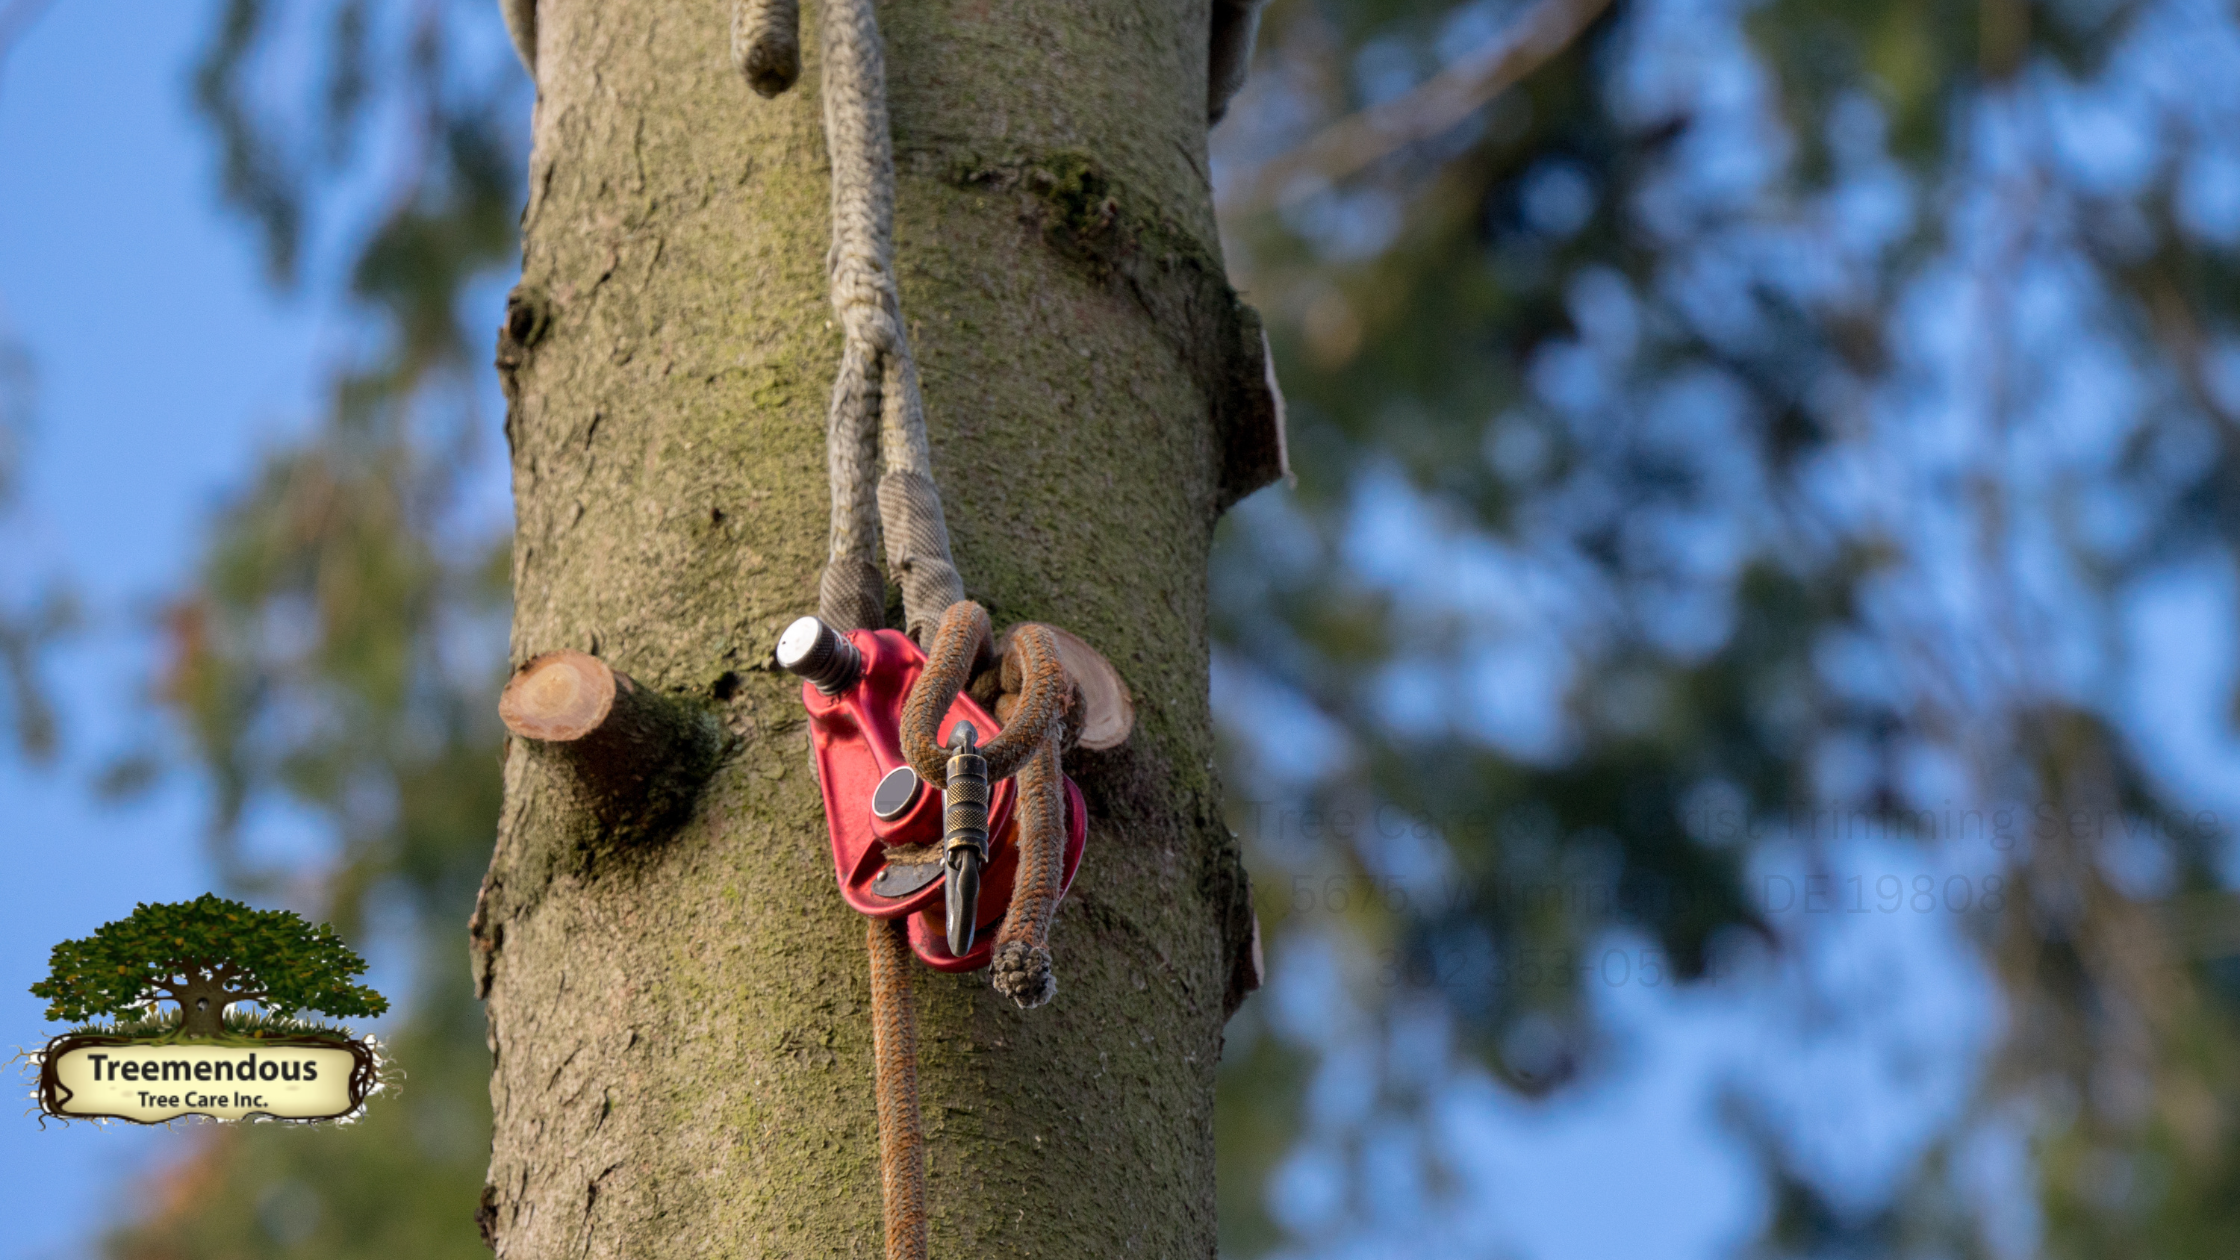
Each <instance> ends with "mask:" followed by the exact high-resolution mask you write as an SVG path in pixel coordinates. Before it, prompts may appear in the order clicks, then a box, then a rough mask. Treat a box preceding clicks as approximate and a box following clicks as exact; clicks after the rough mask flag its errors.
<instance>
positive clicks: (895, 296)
mask: <svg viewBox="0 0 2240 1260" xmlns="http://www.w3.org/2000/svg"><path fill="white" fill-rule="evenodd" d="M781 3H784V0H744V3H743V5H742V9H741V10H737V11H735V12H737V13H744V11H745V10H746V9H753V10H754V11H755V13H756V14H757V16H758V19H759V20H761V21H763V23H764V26H765V28H771V29H782V28H783V27H784V25H785V24H784V23H783V22H782V21H780V20H779V18H780V17H781V16H782V15H778V14H776V12H775V9H776V7H777V5H779V4H781ZM734 20H735V23H736V22H738V21H740V20H743V18H735V19H734ZM822 30H823V35H824V49H823V52H824V66H825V70H824V132H825V146H826V148H827V149H828V150H829V151H830V154H831V158H832V252H831V254H830V255H829V256H828V258H827V260H826V263H827V270H828V272H829V274H830V279H831V283H832V309H833V311H834V313H835V314H836V315H838V316H839V320H840V326H841V329H842V332H843V335H844V337H845V339H846V343H845V348H844V349H843V350H842V353H841V362H840V373H839V375H838V377H837V378H835V379H834V381H833V384H832V404H831V408H830V411H829V413H828V418H827V421H826V434H827V440H828V443H829V450H828V454H827V458H828V461H829V464H830V473H831V478H832V548H831V554H830V558H829V559H828V560H827V561H826V566H825V575H824V577H823V579H822V580H821V581H820V597H821V596H822V594H823V593H825V592H833V593H836V594H839V595H840V597H841V598H840V602H841V603H843V604H845V605H846V609H845V611H847V612H850V613H855V614H860V612H861V610H862V608H863V606H864V605H865V604H866V603H868V602H871V601H870V599H869V596H870V593H871V588H870V586H869V582H868V580H867V578H866V574H868V573H875V572H876V564H875V559H874V556H875V548H874V544H873V539H874V537H875V536H876V535H877V533H878V532H879V530H880V528H881V527H883V528H884V532H885V535H886V552H887V567H888V569H889V570H890V571H892V572H893V573H894V574H895V575H896V576H897V577H898V579H899V580H900V581H901V583H902V609H903V629H904V630H905V631H906V632H907V633H909V635H910V636H911V637H912V638H914V639H916V640H917V641H918V642H920V643H923V642H925V641H926V639H927V637H928V636H929V635H930V634H931V632H932V629H933V627H934V625H935V624H936V623H937V622H938V621H939V620H940V618H941V614H942V613H943V612H944V611H946V610H947V609H948V607H949V605H951V604H954V603H956V602H957V601H958V600H960V599H963V598H964V582H963V580H962V579H961V578H960V577H958V575H957V569H956V562H955V561H954V560H953V559H951V557H950V553H949V528H948V523H947V521H946V520H945V519H944V518H943V516H942V513H941V495H940V493H939V492H938V491H937V490H936V489H935V488H934V481H933V456H932V452H931V449H930V447H929V446H928V445H927V442H926V414H925V402H924V399H923V398H922V397H921V396H920V395H919V392H918V365H917V362H916V360H915V359H913V358H912V357H911V354H910V336H909V333H908V331H907V330H906V329H905V328H904V326H903V322H902V296H901V292H900V290H899V289H898V287H897V286H896V283H895V277H894V141H893V139H892V136H891V132H890V128H889V126H888V119H887V71H886V60H885V56H884V54H883V53H882V51H881V49H880V43H879V24H878V19H877V17H876V16H875V15H874V14H873V12H872V7H871V0H827V2H826V4H825V6H824V25H823V28H822ZM755 39H756V40H759V41H761V42H755V43H752V44H751V46H750V48H749V50H748V52H747V54H746V55H747V57H748V58H749V59H750V60H751V59H752V58H753V57H755V56H758V55H762V54H763V53H764V52H765V51H769V50H774V49H776V48H778V47H779V46H781V45H782V44H783V42H784V41H783V40H782V39H780V38H777V37H775V36H771V35H767V34H761V33H758V34H757V35H756V36H755ZM772 55H775V53H774V52H773V53H772ZM874 434H875V437H874ZM874 441H876V444H877V450H878V459H879V462H880V465H881V474H883V475H875V474H874V473H873V471H872V460H871V459H870V458H868V457H869V456H870V454H871V451H872V445H873V442H874ZM875 477H876V481H875ZM874 484H876V489H875V490H874V488H873V487H874ZM874 500H875V501H874ZM874 510H876V512H877V519H876V521H874V518H873V512H874ZM878 595H879V598H878V600H877V603H878V605H879V607H880V609H881V610H882V615H881V616H880V618H879V619H877V620H873V621H871V622H868V623H852V624H871V625H877V624H879V621H880V620H883V619H884V618H883V609H884V602H885V601H884V596H885V588H884V586H883V585H882V586H881V587H880V588H879V589H878ZM836 611H839V610H837V609H836Z"/></svg>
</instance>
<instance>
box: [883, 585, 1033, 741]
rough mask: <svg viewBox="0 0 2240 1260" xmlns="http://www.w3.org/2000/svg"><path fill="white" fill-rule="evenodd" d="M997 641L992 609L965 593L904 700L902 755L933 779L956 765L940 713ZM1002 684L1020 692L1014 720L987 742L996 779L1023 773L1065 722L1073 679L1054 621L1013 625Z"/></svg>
mask: <svg viewBox="0 0 2240 1260" xmlns="http://www.w3.org/2000/svg"><path fill="white" fill-rule="evenodd" d="M993 645H994V640H993V636H992V634H991V632H990V631H989V628H988V612H987V610H986V609H984V608H982V607H980V605H978V604H976V603H973V602H972V601H971V600H969V599H960V600H958V601H957V602H956V603H954V604H951V605H949V611H947V612H946V613H943V614H942V616H941V628H940V629H939V630H936V631H935V632H934V635H933V643H932V645H931V646H929V647H928V648H927V649H926V669H925V672H924V673H923V674H920V675H919V676H918V682H917V685H916V686H914V687H912V688H911V689H910V699H909V700H907V701H905V702H904V704H903V706H902V755H903V757H904V758H906V759H907V760H908V761H909V762H910V768H911V769H913V770H916V771H917V772H918V777H919V778H921V779H923V780H925V781H926V782H928V783H939V782H941V781H942V780H943V779H945V778H946V777H947V776H948V773H949V754H948V751H947V750H945V749H943V748H942V747H941V744H940V740H939V735H940V729H941V716H942V715H943V714H945V713H947V712H948V711H949V706H950V705H951V704H953V703H955V701H956V698H957V693H958V692H960V691H962V690H964V685H965V683H966V682H967V681H969V680H970V679H971V677H972V667H973V666H974V665H975V664H976V663H978V662H980V661H983V660H985V659H987V656H988V653H989V652H990V651H992V650H993ZM1003 689H1004V691H1006V692H1016V693H1017V694H1018V698H1017V700H1016V701H1015V702H1014V703H1015V707H1014V708H1013V709H1012V713H1011V720H1010V721H1009V722H1006V723H1005V724H1004V727H1003V729H1002V730H1001V731H1000V732H998V733H997V734H996V735H994V736H993V737H991V738H990V739H988V741H987V742H986V743H983V744H981V745H980V755H981V756H983V757H985V758H987V759H988V780H989V782H991V783H992V782H994V781H995V780H997V779H1007V778H1010V777H1011V776H1012V775H1014V774H1017V773H1018V772H1019V769H1020V767H1022V766H1024V765H1025V764H1026V762H1027V758H1029V757H1031V756H1033V755H1034V754H1035V753H1036V752H1037V751H1038V750H1039V749H1040V748H1041V747H1042V744H1043V741H1044V740H1045V739H1046V738H1047V737H1048V736H1050V735H1051V734H1054V733H1056V732H1057V731H1059V730H1061V729H1063V726H1064V722H1065V715H1066V710H1067V708H1068V706H1069V705H1070V704H1071V702H1072V694H1073V683H1072V680H1071V679H1069V678H1067V677H1066V667H1065V662H1064V661H1063V660H1062V659H1060V658H1059V656H1058V641H1057V640H1056V639H1054V638H1052V637H1051V635H1050V629H1049V627H1047V626H1038V625H1035V624H1034V623H1032V622H1028V623H1027V624H1025V625H1022V626H1019V627H1017V628H1016V629H1014V630H1012V632H1011V650H1010V651H1009V652H1006V653H1005V654H1004V658H1003Z"/></svg>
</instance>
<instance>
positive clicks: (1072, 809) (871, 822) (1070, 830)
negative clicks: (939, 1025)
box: [801, 630, 1089, 971]
mask: <svg viewBox="0 0 2240 1260" xmlns="http://www.w3.org/2000/svg"><path fill="white" fill-rule="evenodd" d="M847 637H848V641H849V642H850V643H852V644H854V645H855V649H856V651H857V652H858V653H860V654H861V655H862V657H863V674H862V676H861V677H859V678H858V679H857V680H856V682H855V685H854V686H851V687H849V688H848V689H847V690H845V691H842V692H840V693H839V694H837V695H830V696H828V695H826V694H824V693H823V692H821V691H819V690H817V688H816V685H815V684H813V683H810V682H807V681H804V682H803V683H802V684H801V702H802V704H803V705H804V706H806V707H807V708H808V710H809V742H810V746H811V750H812V752H813V753H814V755H815V757H816V766H817V785H818V787H819V789H820V790H821V791H822V792H823V793H824V816H825V823H826V826H827V827H828V828H829V830H830V831H831V833H832V865H833V872H834V874H835V875H836V876H837V878H838V879H839V881H840V896H841V897H842V898H843V899H845V900H846V901H847V903H848V904H849V905H850V906H852V907H854V908H855V910H856V911H857V912H858V913H860V914H867V915H870V916H871V917H872V918H874V919H899V918H901V917H903V916H904V915H914V916H916V917H914V918H913V919H912V920H911V922H910V946H911V948H912V950H914V951H915V952H916V953H917V955H918V958H919V960H920V961H922V962H924V963H925V964H926V965H927V966H929V967H932V968H934V969H936V970H939V971H976V970H978V969H980V968H982V967H985V966H987V965H988V958H989V955H990V954H991V953H992V952H993V950H994V948H995V933H996V927H997V925H999V924H1001V923H1002V921H1003V916H1004V912H1005V911H1006V910H1007V909H1009V907H1010V905H1011V886H1012V883H1013V881H1014V879H1015V878H1016V877H1017V875H1018V871H1019V828H1018V826H1017V823H1016V820H1015V819H1014V817H1013V815H1014V813H1015V811H1014V808H1013V806H1014V804H1015V803H1016V801H1017V800H1018V795H1019V787H1018V782H1017V780H1016V779H1003V780H1000V781H998V782H997V783H995V784H994V785H993V789H992V791H991V792H990V794H989V800H988V836H989V844H988V865H987V867H986V868H985V869H984V870H982V872H981V874H980V903H979V907H978V909H979V913H978V915H977V919H978V923H977V925H976V926H977V927H978V928H979V931H978V932H977V933H976V934H975V937H974V943H973V946H972V948H971V950H969V951H967V952H966V953H965V955H964V956H963V957H961V958H960V957H958V956H956V955H953V954H951V953H950V952H949V943H948V930H947V925H946V924H945V923H944V921H943V919H944V906H943V901H942V875H941V806H942V799H941V789H940V788H939V787H938V786H936V785H934V784H930V783H927V784H921V785H920V786H919V788H918V792H917V797H916V799H915V800H914V801H912V802H911V804H910V806H909V807H908V808H907V809H905V810H903V811H902V812H901V813H900V814H898V815H897V816H896V817H894V818H892V819H882V818H879V817H878V816H877V815H875V814H874V813H873V812H872V797H873V795H874V794H875V793H876V792H877V791H878V788H879V782H880V780H881V779H883V778H885V777H886V775H887V774H888V773H890V772H891V771H894V770H896V769H898V768H901V767H904V766H907V765H908V764H909V763H908V762H907V761H905V760H904V759H903V756H902V734H901V728H902V704H903V701H905V700H906V699H908V698H909V696H910V688H911V687H912V686H914V685H915V684H916V683H917V681H918V675H920V674H922V673H924V672H925V667H926V658H925V653H923V652H921V651H919V650H918V645H917V644H915V643H912V642H911V641H910V639H909V636H907V635H905V634H903V633H902V632H900V631H898V630H851V631H849V632H848V636H847ZM958 722H970V723H972V725H973V726H974V728H976V729H977V730H978V731H979V732H980V738H981V741H982V742H983V743H985V742H986V741H987V740H989V739H991V738H993V737H994V736H995V733H996V731H997V729H998V725H997V722H996V720H995V719H994V718H993V717H990V716H989V715H988V712H987V711H986V710H985V709H982V708H981V707H980V706H979V705H978V704H976V703H974V702H973V700H972V697H970V696H966V695H961V694H960V695H959V696H958V697H957V698H956V700H955V702H954V703H952V704H951V705H950V706H949V711H948V712H947V713H945V714H943V715H942V717H941V724H940V726H939V728H938V735H939V738H940V740H941V743H942V744H943V745H944V746H946V745H947V744H948V742H949V732H950V729H951V728H953V727H954V726H955V725H956V724H957V723H958ZM1065 783H1066V846H1065V868H1064V870H1065V873H1064V876H1063V878H1062V879H1061V880H1060V885H1059V895H1060V896H1063V895H1064V893H1065V890H1066V889H1068V888H1071V887H1072V886H1073V876H1074V872H1075V871H1077V870H1079V869H1080V867H1081V850H1082V846H1083V845H1084V843H1085V842H1086V841H1087V838H1088V831H1089V825H1088V824H1089V811H1088V807H1087V805H1086V803H1085V802H1084V801H1083V800H1082V798H1081V789H1080V788H1079V787H1077V786H1075V784H1074V782H1073V780H1072V779H1071V778H1070V777H1069V778H1067V779H1066V781H1065ZM898 850H899V851H900V852H899V853H898V852H897V851H898ZM898 858H899V859H902V860H897V859H898ZM882 888H884V889H885V891H881V889H882Z"/></svg>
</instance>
